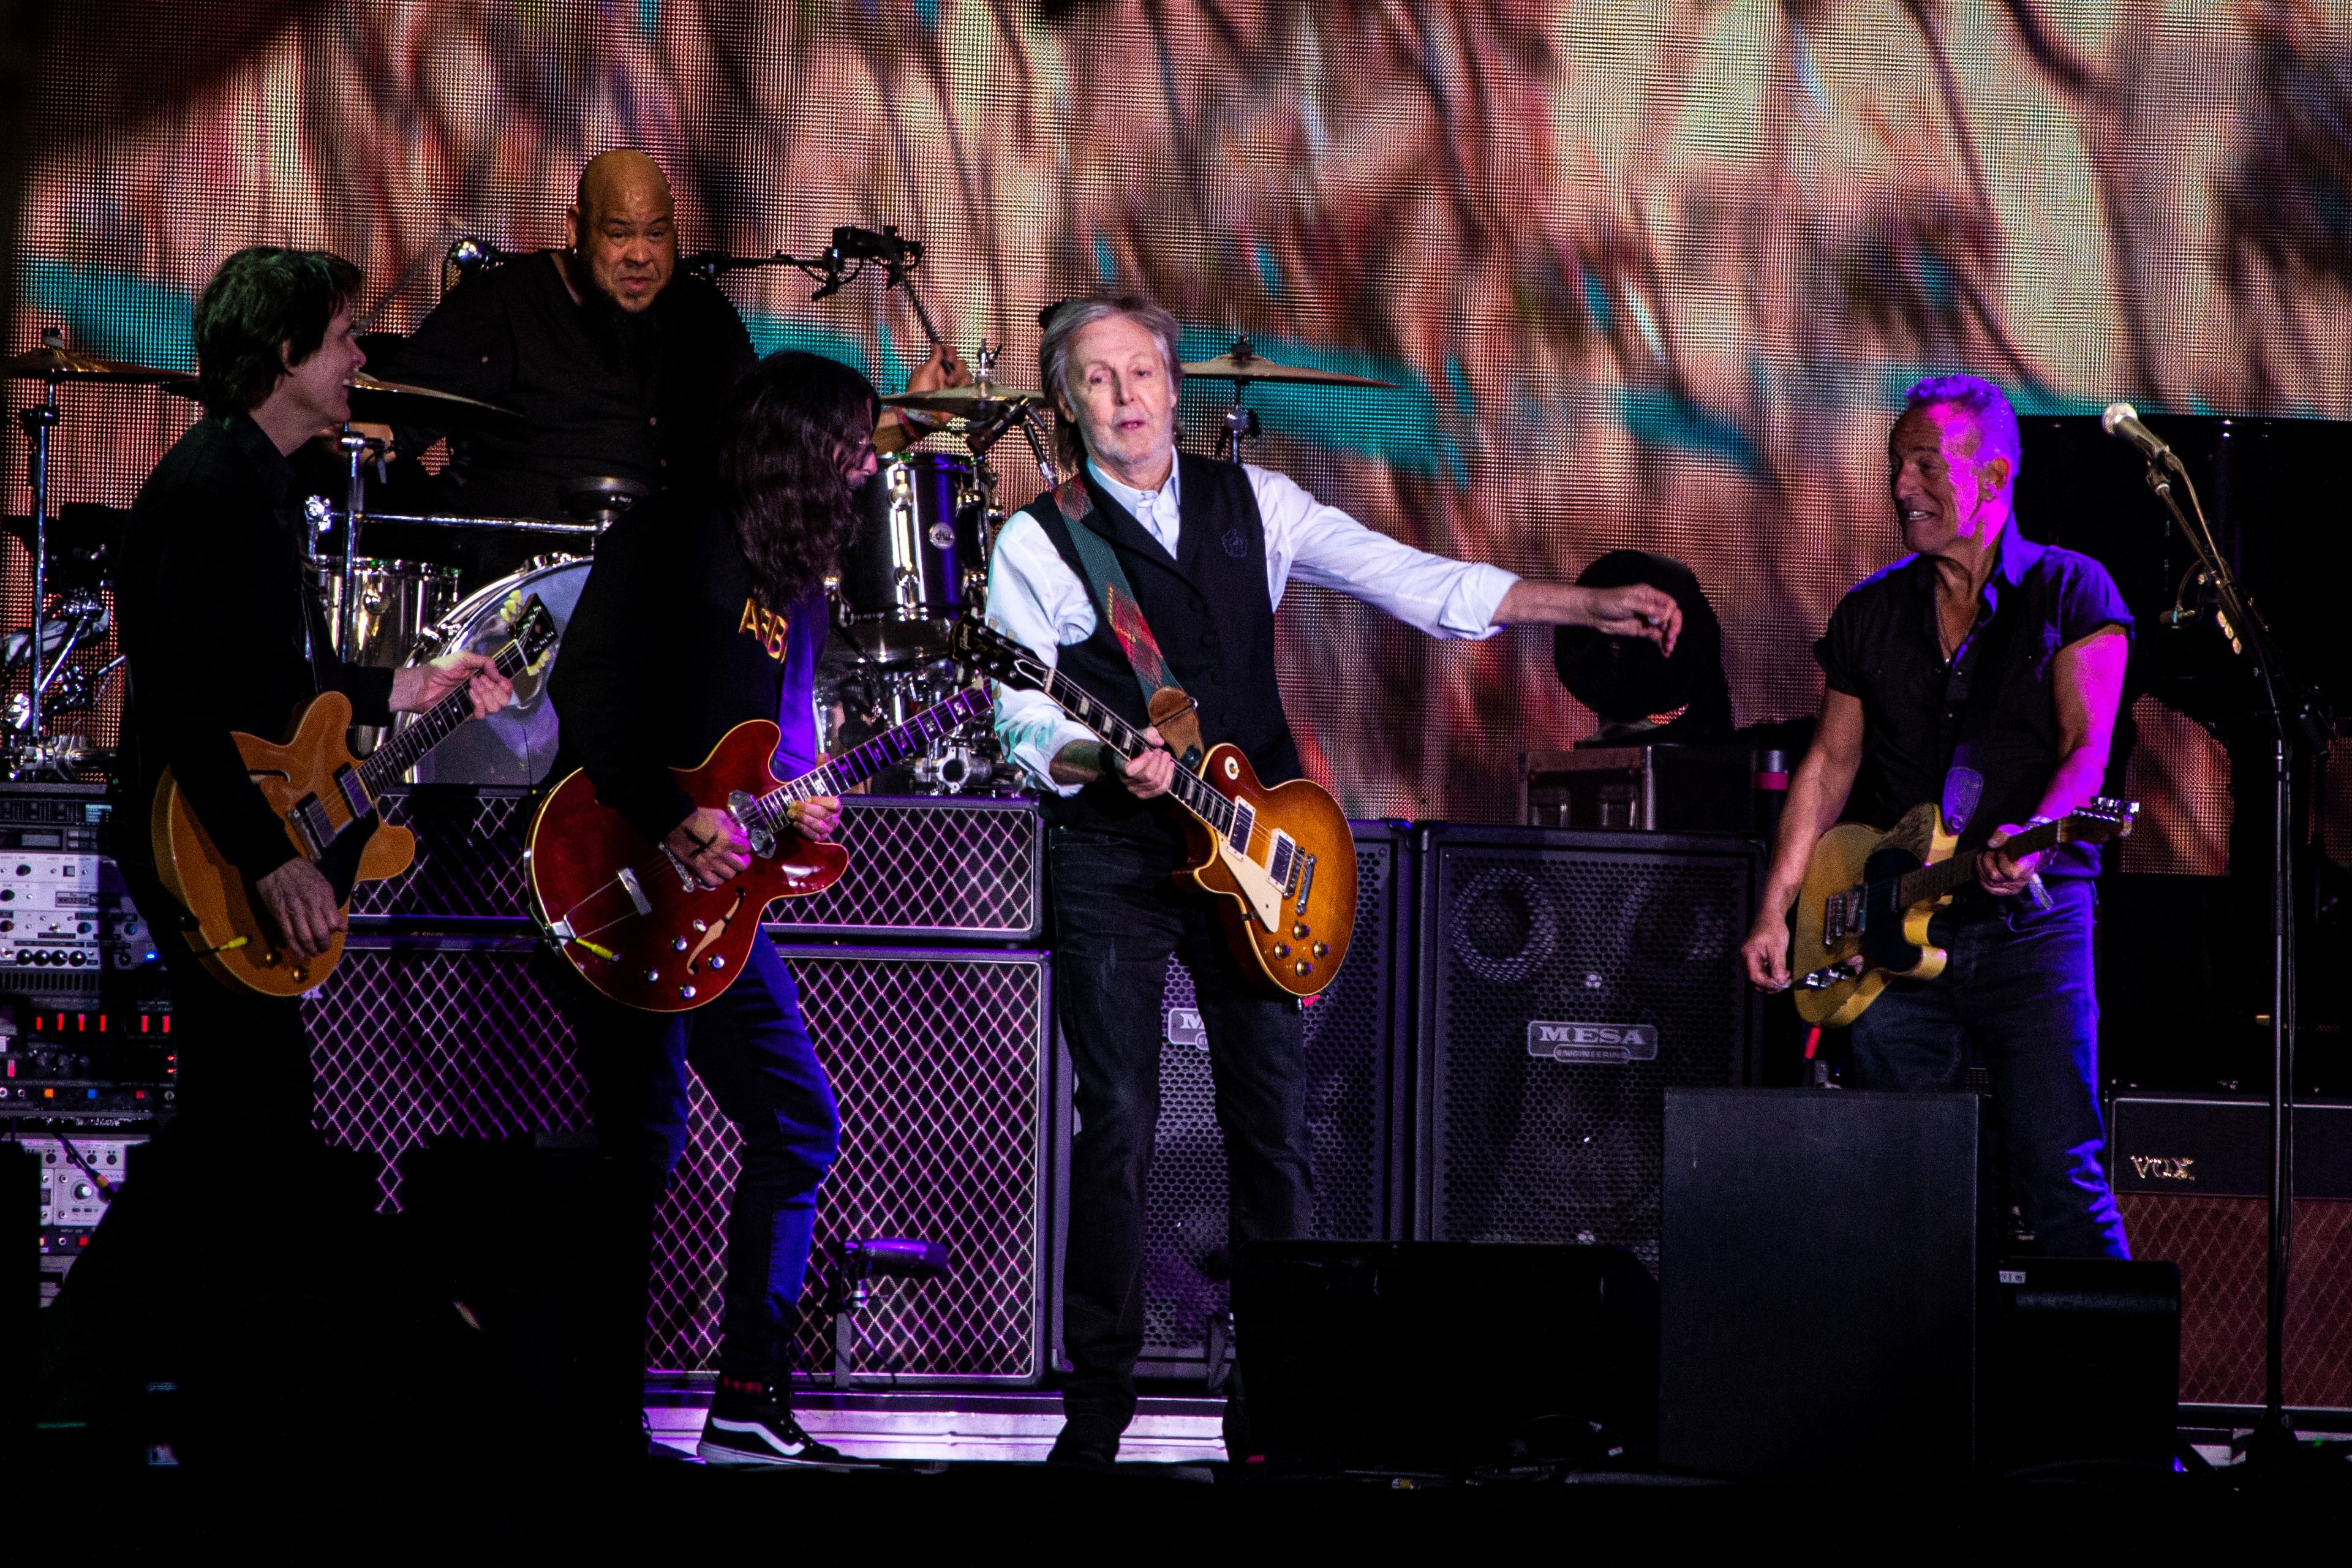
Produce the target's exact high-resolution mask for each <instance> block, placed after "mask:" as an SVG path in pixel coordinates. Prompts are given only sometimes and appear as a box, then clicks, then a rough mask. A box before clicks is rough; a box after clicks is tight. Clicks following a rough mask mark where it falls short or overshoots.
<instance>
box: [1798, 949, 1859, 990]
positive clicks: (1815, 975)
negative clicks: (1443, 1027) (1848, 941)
mask: <svg viewBox="0 0 2352 1568" xmlns="http://www.w3.org/2000/svg"><path fill="white" fill-rule="evenodd" d="M1862 963H1863V960H1862V954H1860V953H1858V952H1857V953H1855V954H1854V955H1853V957H1852V958H1849V959H1847V960H1845V961H1844V962H1843V963H1830V964H1824V965H1823V966H1822V967H1821V968H1819V969H1816V970H1814V971H1813V972H1812V973H1811V974H1807V975H1804V976H1802V977H1801V978H1800V979H1799V980H1798V982H1797V989H1798V990H1800V991H1826V990H1828V989H1829V988H1830V987H1831V986H1832V985H1843V984H1845V983H1846V982H1847V981H1849V980H1858V979H1860V978H1861V977H1862Z"/></svg>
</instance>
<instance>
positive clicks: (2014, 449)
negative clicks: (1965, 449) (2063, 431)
mask: <svg viewBox="0 0 2352 1568" xmlns="http://www.w3.org/2000/svg"><path fill="white" fill-rule="evenodd" d="M1916 408H1958V409H1959V410H1961V411H1962V412H1964V413H1966V414H1967V415H1968V416H1969V419H1970V420H1971V421H1973V422H1974V423H1975V425H1976V427H1977V452H1978V454H1979V456H1980V457H1988V458H1993V457H1998V458H2008V459H2009V470H2010V474H2011V477H2012V478H2014V477H2015V475H2016V473H2017V464H2018V458H2019V457H2020V456H2021V453H2020V450H2019V447H2020V443H2019V440H2018V436H2017V410H2016V409H2015V408H2013V407H2011V405H2010V401H2009V396H2008V395H2007V394H2006V393H2004V392H2002V391H2001V389H2000V387H1998V386H1995V385H1994V384H1992V383H1991V382H1989V381H1987V380H1985V379H1984V378H1983V377H1982V376H1978V375H1931V376H1927V377H1926V378H1925V379H1923V380H1920V381H1916V382H1914V383H1912V384H1911V390H1910V391H1908V392H1906V393H1905V394H1904V395H1903V412H1904V413H1906V414H1908V413H1910V412H1911V411H1912V410H1914V409H1916Z"/></svg>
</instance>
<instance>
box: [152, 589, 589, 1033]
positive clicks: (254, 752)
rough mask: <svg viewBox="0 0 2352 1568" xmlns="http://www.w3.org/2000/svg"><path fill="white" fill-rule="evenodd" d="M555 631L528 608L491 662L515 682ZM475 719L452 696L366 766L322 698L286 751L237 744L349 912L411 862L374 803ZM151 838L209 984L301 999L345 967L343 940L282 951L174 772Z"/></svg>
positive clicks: (411, 850) (328, 697)
mask: <svg viewBox="0 0 2352 1568" xmlns="http://www.w3.org/2000/svg"><path fill="white" fill-rule="evenodd" d="M555 630H556V628H555V619H554V617H553V616H551V615H549V614H548V611H547V607H546V606H545V605H541V603H540V602H539V600H538V599H536V598H533V599H531V600H530V601H529V602H527V603H526V604H524V605H523V606H522V607H521V609H520V612H519V615H518V616H517V619H516V622H515V635H514V637H513V639H512V640H511V641H509V643H508V644H507V645H506V647H502V648H500V649H499V651H498V653H497V654H496V655H495V656H493V658H492V659H491V662H492V663H493V664H495V665H496V666H497V667H498V669H499V673H500V674H502V675H505V676H506V677H508V678H509V679H512V678H513V677H515V676H516V675H518V674H520V673H521V671H522V670H523V669H524V668H526V667H528V666H529V665H530V664H531V663H533V662H534V661H536V660H537V659H538V658H539V657H540V656H541V655H542V654H544V653H545V652H546V651H547V650H548V648H549V647H551V646H552V645H553V643H554V641H555ZM472 716H473V700H472V699H471V698H470V697H468V696H467V693H466V692H465V691H464V690H463V689H459V690H457V691H454V692H451V693H450V694H449V695H448V696H447V697H445V698H443V699H442V700H440V701H439V702H438V703H436V704H435V706H434V708H433V710H432V711H431V712H429V713H425V714H424V715H422V716H420V717H419V718H418V719H417V721H416V722H415V723H414V724H411V725H409V726H408V727H407V728H406V729H404V730H403V731H400V732H399V733H398V734H396V735H394V737H393V738H392V739H391V740H389V741H386V742H384V743H383V745H381V746H379V747H377V748H376V749H375V751H374V752H373V753H371V754H370V755H369V757H368V758H367V760H366V761H364V762H361V761H358V760H356V759H354V758H353V757H352V753H351V751H350V749H349V747H348V746H346V745H345V743H344V742H345V738H346V736H347V735H348V733H349V731H350V730H351V725H352V704H351V699H349V698H347V697H345V696H344V695H343V694H342V693H341V692H340V691H322V692H320V694H319V695H318V696H316V697H314V698H312V699H311V700H310V703H309V704H308V705H307V706H305V707H304V708H303V710H302V712H301V715H300V717H299V718H298V719H297V720H296V721H295V723H294V732H293V734H292V736H291V737H290V738H289V739H288V740H286V741H284V742H269V741H265V740H263V739H261V738H260V737H259V736H258V735H246V734H238V735H236V736H235V737H234V738H235V740H236V749H237V754H238V755H239V756H241V757H243V758H244V759H245V766H246V771H247V773H248V774H249V775H250V776H251V777H252V779H253V782H254V784H256V785H257V786H258V787H259V789H260V791H261V794H262V797H263V798H264V799H266V800H268V802H269V806H270V809H271V810H272V811H275V812H276V813H277V814H278V820H279V821H280V822H283V823H284V824H285V825H286V836H287V837H288V838H289V839H290V840H291V841H292V842H293V845H294V847H295V849H296V850H297V851H298V852H299V853H300V854H301V855H302V857H303V858H305V859H307V860H309V861H310V863H311V864H312V865H314V866H316V867H318V868H319V869H320V871H321V872H323V873H324V874H325V876H326V879H327V880H328V882H329V883H330V884H331V885H332V886H333V888H334V889H335V901H336V903H337V904H338V905H340V906H341V908H342V909H343V910H345V911H346V912H348V911H349V910H350V908H351V900H352V888H353V887H355V886H357V885H358V884H359V883H361V882H374V881H381V880H383V879H385V878H387V877H397V876H399V875H400V874H401V873H402V872H403V871H405V870H407V869H408V868H409V865H410V863H411V862H413V861H414V860H415V858H416V836H415V834H413V833H411V832H409V831H408V829H406V828H404V827H388V826H384V825H383V824H382V823H381V822H379V821H378V820H377V818H376V811H375V801H376V796H377V795H379V794H381V793H382V791H383V787H384V786H385V785H387V784H394V783H397V782H398V781H399V779H400V777H401V775H402V774H404V773H407V772H408V770H409V769H410V768H412V767H414V766H415V765H416V761H417V759H418V758H420V757H422V756H423V755H425V752H429V751H431V750H432V749H433V748H434V747H435V746H436V745H438V744H440V742H442V741H443V740H444V739H446V737H447V736H448V735H449V734H450V733H451V732H452V731H455V730H456V729H457V726H458V725H460V724H462V723H464V722H465V721H467V719H469V718H471V717H472ZM148 828H149V834H150V837H151V838H152V842H153V845H154V848H155V869H156V872H157V875H158V877H159V878H160V879H161V880H162V881H163V886H164V888H165V889H166V890H167V891H169V892H170V893H171V895H172V896H173V898H175V899H177V900H179V901H180V903H181V906H182V907H183V908H184V909H185V910H187V911H188V913H189V915H190V917H191V918H193V920H194V922H195V923H194V929H193V930H191V931H187V932H186V933H185V935H186V937H187V941H188V945H189V946H190V948H192V949H193V950H194V952H195V954H196V956H197V957H198V958H200V959H202V960H203V961H204V964H205V968H206V969H209V970H211V971H212V972H213V973H214V974H215V975H216V976H218V977H219V978H220V979H222V980H224V981H226V982H227V983H229V984H232V985H240V986H243V987H245V988H246V989H247V990H250V991H258V992H260V993H261V994H264V995H268V996H299V995H300V994H302V993H303V992H305V991H309V990H312V989H314V988H315V987H316V986H318V985H319V984H320V982H322V981H324V980H325V979H326V978H327V976H328V974H329V973H331V972H332V971H333V969H334V967H335V965H336V964H337V963H340V962H341V959H342V956H343V938H342V934H341V932H337V933H335V936H334V938H333V943H332V945H331V946H330V947H329V948H328V949H327V951H326V952H322V953H320V954H319V955H318V956H317V957H315V958H304V957H301V956H299V954H296V953H294V952H291V951H289V950H288V949H287V948H285V947H284V946H282V945H281V944H280V942H279V937H278V930H277V928H276V926H275V925H274V924H272V923H271V921H269V919H268V917H267V916H266V915H265V914H264V913H263V912H262V909H261V905H260V903H259V901H258V900H257V899H256V898H255V896H254V891H253V888H252V886H251V884H250V883H249V882H247V879H246V877H245V874H244V873H243V872H242V871H239V870H238V869H237V868H236V866H235V865H234V864H232V863H231V862H230V860H229V858H228V857H226V855H223V854H222V853H221V851H220V847H219V846H218V845H216V844H215V843H214V842H213V838H212V835H211V834H209V833H207V832H205V825H204V824H203V823H201V822H199V821H198V820H196V814H195V812H194V810H192V809H191V808H190V807H189V805H188V798H187V796H186V795H184V794H183V793H182V792H181V790H180V784H179V781H178V780H177V779H175V778H174V777H173V775H172V771H171V770H170V769H169V768H166V769H165V770H164V771H163V779H162V781H161V783H159V784H158V785H157V786H156V790H155V804H154V807H153V811H152V816H151V817H150V819H149V823H148Z"/></svg>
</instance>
